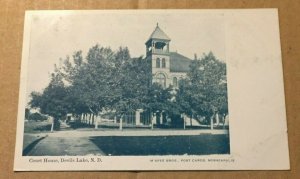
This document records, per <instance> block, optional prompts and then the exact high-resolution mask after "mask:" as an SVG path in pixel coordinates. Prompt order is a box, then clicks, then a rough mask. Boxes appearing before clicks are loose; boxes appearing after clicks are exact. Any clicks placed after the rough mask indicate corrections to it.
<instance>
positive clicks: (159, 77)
mask: <svg viewBox="0 0 300 179" xmlns="http://www.w3.org/2000/svg"><path fill="white" fill-rule="evenodd" d="M170 42H171V39H170V38H169V37H168V36H167V35H166V34H165V33H164V32H163V31H162V30H161V28H160V27H159V26H158V24H157V26H156V28H155V29H154V31H153V32H152V34H151V35H150V37H149V39H148V40H147V41H146V43H145V45H146V60H149V61H150V62H151V66H152V75H153V79H152V83H158V84H160V85H161V86H162V87H164V88H166V87H169V86H173V87H175V88H177V87H178V81H179V80H180V79H182V78H185V76H186V73H187V72H188V71H189V65H190V63H191V61H192V60H191V59H189V58H187V57H185V56H183V55H181V54H179V53H177V52H170V50H169V49H170Z"/></svg>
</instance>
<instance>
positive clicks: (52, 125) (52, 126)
mask: <svg viewBox="0 0 300 179" xmlns="http://www.w3.org/2000/svg"><path fill="white" fill-rule="evenodd" d="M53 128H54V119H52V124H51V132H53Z"/></svg>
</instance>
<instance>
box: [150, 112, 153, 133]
mask: <svg viewBox="0 0 300 179" xmlns="http://www.w3.org/2000/svg"><path fill="white" fill-rule="evenodd" d="M150 120H151V130H153V114H152V112H150Z"/></svg>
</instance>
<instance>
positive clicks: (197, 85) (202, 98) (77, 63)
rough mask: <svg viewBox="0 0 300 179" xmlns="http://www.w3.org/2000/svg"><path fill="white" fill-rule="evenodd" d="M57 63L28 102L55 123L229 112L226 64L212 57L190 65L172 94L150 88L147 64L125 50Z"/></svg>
mask: <svg viewBox="0 0 300 179" xmlns="http://www.w3.org/2000/svg"><path fill="white" fill-rule="evenodd" d="M61 61H62V63H61V65H59V66H57V65H56V66H55V70H54V72H53V73H52V74H51V81H50V83H49V85H48V86H47V87H46V88H45V89H44V91H43V92H42V93H37V92H32V94H31V101H30V103H29V105H30V107H31V108H39V109H40V112H41V113H42V114H47V115H49V116H52V117H53V118H54V119H55V121H58V120H59V119H60V118H62V117H63V116H65V115H66V114H67V113H73V114H77V115H80V114H82V113H92V114H95V115H98V114H99V113H101V112H103V111H110V112H114V113H116V114H117V115H123V114H125V113H127V112H133V111H136V110H137V109H144V110H147V111H149V112H166V113H168V114H170V116H172V115H180V114H182V113H184V114H186V115H193V114H195V115H199V116H205V117H209V116H212V115H214V114H215V113H221V114H227V113H228V105H227V81H226V65H225V63H224V62H221V61H220V60H217V59H216V57H215V56H214V55H213V54H212V53H209V54H207V55H206V54H205V55H204V56H203V58H201V59H196V60H193V61H192V62H191V65H190V71H189V72H188V73H187V77H186V78H185V79H183V80H180V81H179V87H178V89H176V90H175V89H174V88H173V87H172V86H170V87H168V88H163V87H162V86H160V85H159V84H156V83H152V82H151V81H152V72H151V63H150V61H147V60H145V59H143V58H142V57H139V58H132V57H131V56H130V53H129V50H128V48H127V47H120V48H119V49H118V50H116V51H113V50H111V49H110V48H109V47H102V46H100V45H98V44H97V45H95V46H93V47H92V48H90V49H89V51H88V53H87V55H86V57H85V58H84V57H83V55H82V52H81V51H76V52H75V53H74V54H73V55H72V57H69V56H67V57H66V58H65V59H61Z"/></svg>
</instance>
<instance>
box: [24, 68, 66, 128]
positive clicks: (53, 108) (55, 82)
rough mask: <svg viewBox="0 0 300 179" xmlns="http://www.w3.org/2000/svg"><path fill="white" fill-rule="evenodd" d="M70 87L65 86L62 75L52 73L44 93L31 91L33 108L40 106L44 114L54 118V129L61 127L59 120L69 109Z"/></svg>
mask: <svg viewBox="0 0 300 179" xmlns="http://www.w3.org/2000/svg"><path fill="white" fill-rule="evenodd" d="M68 95H69V92H68V88H66V87H65V85H64V83H63V81H62V76H61V75H60V74H55V73H52V75H51V81H50V83H49V85H48V86H47V87H46V88H45V90H44V91H43V93H37V92H33V93H31V101H30V102H29V105H30V107H31V108H39V109H40V112H41V113H42V114H46V115H49V116H52V117H53V118H54V129H59V124H60V123H59V120H60V119H61V118H62V117H63V116H65V115H66V114H67V113H68V111H69V106H70V105H69V104H67V101H68V100H67V98H68V97H69V96H68Z"/></svg>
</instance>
